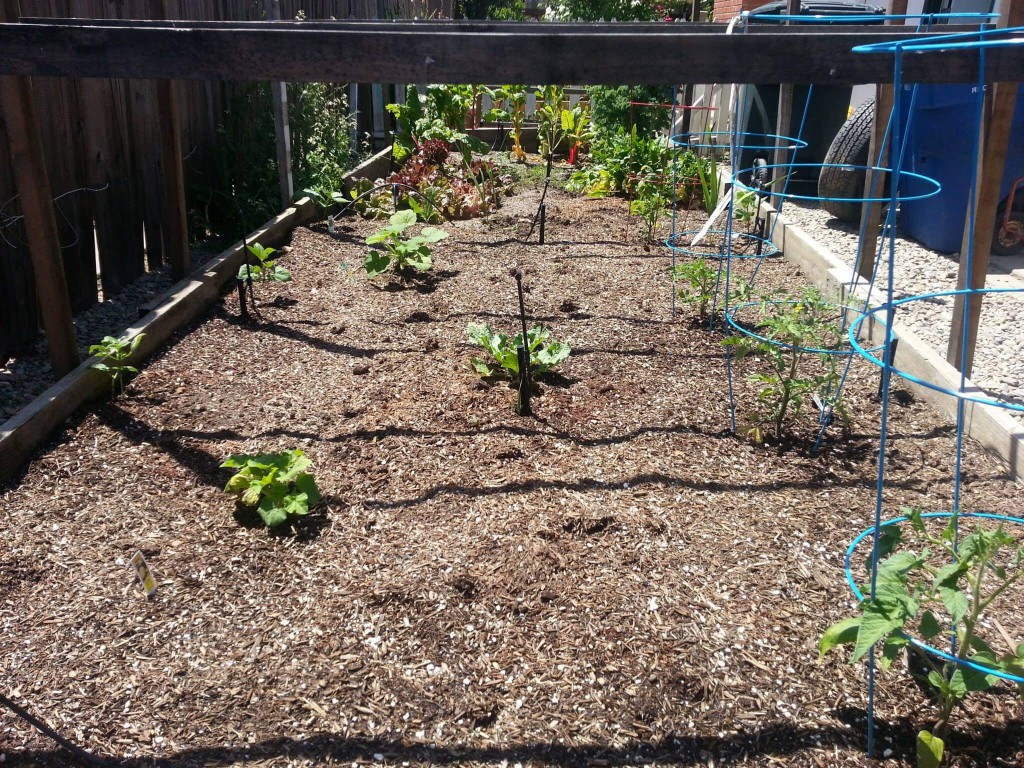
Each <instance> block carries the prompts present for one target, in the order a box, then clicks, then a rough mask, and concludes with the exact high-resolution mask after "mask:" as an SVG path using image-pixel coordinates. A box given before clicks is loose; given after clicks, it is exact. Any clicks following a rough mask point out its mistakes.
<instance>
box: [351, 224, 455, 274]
mask: <svg viewBox="0 0 1024 768" xmlns="http://www.w3.org/2000/svg"><path fill="white" fill-rule="evenodd" d="M415 223H416V213H415V212H414V211H408V210H406V211H399V212H398V213H395V214H393V215H392V216H391V218H390V219H389V220H388V225H387V226H386V227H384V228H383V229H379V230H377V231H376V232H374V233H373V234H372V235H370V236H369V237H368V238H366V244H367V245H377V244H380V245H381V246H382V250H379V251H378V250H371V251H370V252H369V253H367V254H366V259H364V261H363V266H364V267H365V268H366V274H367V275H369V276H370V277H376V276H377V275H380V274H382V273H383V272H384V271H385V270H387V268H388V267H389V266H391V264H392V263H394V269H395V271H396V272H398V273H403V272H407V271H408V270H409V269H410V268H412V269H416V270H419V271H420V272H425V271H426V270H428V269H430V267H431V266H432V265H433V261H432V259H431V257H430V244H431V243H436V242H439V241H440V240H444V239H445V238H446V237H448V233H447V232H445V231H444V230H443V229H438V228H436V227H424V228H423V229H422V230H420V233H419V234H418V235H414V236H412V237H406V236H405V234H404V232H405V230H407V229H408V228H409V227H411V226H413V225H414V224H415Z"/></svg>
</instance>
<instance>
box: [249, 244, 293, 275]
mask: <svg viewBox="0 0 1024 768" xmlns="http://www.w3.org/2000/svg"><path fill="white" fill-rule="evenodd" d="M247 249H248V251H249V253H251V254H252V255H253V257H254V258H255V259H256V263H255V264H243V265H242V266H240V267H239V268H238V279H239V280H250V279H251V280H253V281H254V282H273V283H287V282H290V281H291V279H292V273H291V272H289V271H288V270H287V269H285V268H284V267H282V266H280V265H279V264H277V263H276V262H275V261H273V260H272V259H271V258H270V257H271V255H273V254H275V253H277V249H276V248H264V247H263V246H262V245H260V244H259V243H252V244H250V245H248V246H247Z"/></svg>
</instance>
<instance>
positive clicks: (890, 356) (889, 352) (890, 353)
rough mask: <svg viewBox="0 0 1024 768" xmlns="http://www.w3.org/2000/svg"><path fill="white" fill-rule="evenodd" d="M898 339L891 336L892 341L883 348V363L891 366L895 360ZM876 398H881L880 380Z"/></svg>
mask: <svg viewBox="0 0 1024 768" xmlns="http://www.w3.org/2000/svg"><path fill="white" fill-rule="evenodd" d="M899 343H900V340H899V339H898V338H896V337H895V336H893V339H892V341H891V342H890V343H889V345H888V346H887V347H886V348H885V364H886V365H887V366H889V367H892V364H893V362H894V361H895V360H896V347H897V346H899ZM878 399H879V400H881V399H882V380H881V379H879V380H878Z"/></svg>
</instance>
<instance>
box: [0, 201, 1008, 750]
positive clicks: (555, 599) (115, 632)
mask: <svg viewBox="0 0 1024 768" xmlns="http://www.w3.org/2000/svg"><path fill="white" fill-rule="evenodd" d="M538 198H539V190H537V189H534V188H526V189H522V190H520V193H519V194H518V195H517V196H515V197H513V198H510V199H508V200H507V201H506V203H505V205H504V207H503V208H502V209H501V210H500V211H499V212H498V213H497V214H495V215H493V216H491V217H490V219H489V220H475V221H466V222H458V223H456V224H453V225H445V228H446V229H448V230H449V231H450V232H451V237H450V238H449V239H448V240H445V241H444V242H442V243H440V244H438V246H437V247H436V249H435V256H436V264H435V269H434V271H433V273H432V274H431V275H430V276H429V277H425V278H421V279H417V280H413V281H409V282H402V281H400V280H398V279H395V278H380V279H377V280H373V281H370V280H368V279H366V277H365V275H364V274H362V269H361V262H362V258H363V255H364V253H365V246H364V245H363V239H364V238H365V236H366V235H367V234H368V233H370V232H372V231H373V230H374V229H375V228H376V227H377V226H378V225H376V224H374V223H373V222H367V221H363V220H360V219H357V218H348V219H344V220H343V221H342V222H341V224H342V225H343V227H342V231H340V232H339V233H338V234H336V235H333V236H332V235H330V234H328V233H327V232H326V230H325V229H324V228H323V227H322V226H314V227H312V228H309V229H300V230H298V231H296V232H295V233H294V237H293V242H292V250H291V252H290V253H289V254H288V255H287V256H286V257H285V258H284V259H283V260H282V264H284V265H286V266H287V267H288V268H289V269H290V270H291V271H292V273H293V275H294V277H295V280H294V282H292V283H288V284H282V285H274V286H264V285H259V286H257V298H258V299H259V300H260V301H261V307H260V312H261V316H260V318H259V320H258V321H254V322H250V323H243V322H239V320H238V318H237V306H236V302H235V298H234V296H233V295H232V296H227V297H226V298H225V299H224V300H223V301H222V303H221V305H220V306H219V307H217V308H216V309H215V311H213V312H212V313H211V314H210V315H209V316H207V317H206V318H204V319H203V320H202V321H201V322H199V323H197V324H196V325H194V326H192V327H191V328H189V329H186V330H185V331H184V332H182V333H181V334H179V335H178V336H177V337H176V339H175V340H174V342H173V343H171V344H170V345H168V346H167V347H166V349H164V350H163V351H162V352H161V353H160V354H159V355H158V357H157V358H156V359H154V360H153V361H151V362H150V363H149V364H147V365H146V367H145V369H144V370H143V372H142V374H141V375H140V376H139V377H138V378H137V379H136V380H135V381H134V382H133V383H132V384H131V386H130V387H129V390H128V393H127V394H126V396H124V397H123V398H120V399H118V400H117V401H116V402H112V403H107V404H100V405H96V406H94V407H91V408H89V409H88V410H87V411H86V412H84V413H82V414H81V415H79V416H78V417H76V418H75V419H74V420H72V421H71V422H69V424H68V425H67V426H66V429H65V430H64V432H63V433H62V434H61V435H60V436H59V438H58V439H57V440H56V441H55V442H54V443H53V444H51V446H50V447H49V448H48V449H46V450H45V451H44V452H42V453H41V454H40V455H39V456H38V457H37V458H36V459H35V460H34V461H33V462H32V463H31V465H30V466H29V467H28V468H27V470H26V472H25V474H24V476H23V477H21V478H20V479H19V481H18V482H16V483H14V484H11V485H9V486H8V487H7V488H5V489H3V490H2V491H0V537H2V541H3V542H4V544H3V547H2V548H0V628H2V631H0V689H2V690H3V691H4V692H5V693H7V694H8V695H10V696H11V697H12V698H13V699H15V700H16V701H18V702H20V703H22V704H25V705H27V706H29V707H30V708H31V709H32V710H33V711H34V712H36V713H37V714H39V715H40V716H42V717H43V718H44V719H46V720H48V721H49V722H50V723H51V725H53V726H54V727H56V728H57V729H58V730H59V731H61V732H62V733H64V734H66V735H67V736H68V737H69V738H72V739H74V740H76V741H78V742H80V743H82V744H86V745H88V746H89V747H90V748H91V749H93V750H94V751H95V752H96V753H97V754H100V755H103V756H107V757H110V758H116V759H117V760H119V761H121V764H124V765H131V766H160V767H161V768H171V767H172V766H174V767H177V766H244V767H250V766H253V767H254V766H261V767H263V766H306V765H317V766H319V765H341V764H344V765H370V764H373V765H389V766H390V765H394V766H398V765H401V766H409V765H414V766H420V765H428V764H437V763H443V764H458V765H464V766H492V767H493V768H510V767H514V768H526V767H528V766H550V765H556V766H613V765H687V766H689V765H694V766H698V765H699V766H708V767H709V768H710V767H711V766H722V765H749V766H830V767H831V766H868V765H876V764H882V765H908V764H910V763H911V762H912V759H913V742H914V734H915V733H916V731H917V730H918V729H920V728H922V727H928V726H930V724H931V718H932V717H933V715H934V707H933V705H932V704H931V702H930V701H929V700H928V699H927V697H926V696H925V694H923V693H922V692H921V691H920V690H919V689H918V688H917V687H916V686H915V685H914V683H913V681H912V679H911V678H910V677H909V676H908V675H907V674H905V673H904V672H903V671H901V670H893V671H891V672H889V673H887V674H882V675H880V676H879V690H878V702H877V712H878V717H879V728H880V732H879V745H880V749H879V753H880V754H879V757H880V758H882V753H884V758H882V759H881V761H880V763H878V762H874V761H871V760H869V759H868V758H867V757H866V756H865V754H864V746H865V725H864V723H865V706H866V693H865V688H866V684H865V678H866V671H865V668H864V666H863V665H855V666H851V665H849V664H847V663H846V662H845V659H844V657H843V656H842V655H841V654H840V653H835V654H832V655H831V656H830V657H829V658H827V659H826V660H825V661H824V662H823V663H819V661H818V658H817V642H818V639H819V637H820V635H821V633H822V631H823V630H824V629H825V628H826V627H827V626H828V625H829V624H830V623H832V622H833V621H835V620H837V619H839V618H841V617H843V616H845V615H849V613H850V611H851V610H852V606H853V601H852V598H851V595H850V594H849V591H848V588H847V587H846V585H845V583H844V577H843V556H844V553H845V549H846V546H847V544H848V543H849V541H850V540H852V538H853V537H854V536H855V535H856V534H857V533H858V532H859V531H861V530H863V529H864V528H866V527H867V526H868V525H870V523H871V520H872V515H873V508H874V487H875V477H876V474H877V432H878V414H879V408H878V404H877V402H875V401H874V400H873V397H872V396H873V393H874V391H875V388H876V387H877V372H876V370H874V369H871V368H870V367H869V366H867V365H864V364H861V365H856V366H855V367H854V374H853V377H852V381H851V382H850V385H849V394H848V403H849V405H850V408H851V411H852V413H853V415H854V420H853V424H852V426H851V429H850V431H849V433H848V434H844V433H843V430H842V429H841V428H838V427H836V428H834V429H833V430H831V431H830V433H829V438H828V440H827V442H826V444H825V446H824V448H823V449H822V450H821V451H820V452H819V453H818V454H816V455H811V454H809V453H808V451H807V450H806V448H807V446H808V445H809V438H810V436H811V435H812V434H813V432H814V420H813V418H812V417H811V416H809V415H804V416H803V417H802V418H801V419H800V421H799V424H798V427H797V429H796V435H795V437H794V439H793V440H791V441H789V442H787V443H785V444H781V445H767V446H755V445H753V444H751V443H750V442H749V441H746V440H744V439H741V438H738V437H734V436H733V435H732V434H731V433H730V431H729V412H728V400H727V396H726V389H725V381H726V379H725V360H724V357H723V353H722V347H721V346H720V344H719V343H718V340H719V336H718V334H717V333H714V332H709V331H707V330H706V329H704V328H701V327H698V326H697V325H695V324H694V323H693V322H692V321H691V320H690V319H689V315H690V314H691V311H690V309H689V308H682V309H681V310H680V313H679V314H678V315H677V317H676V318H674V319H673V317H672V315H671V310H670V297H671V285H670V283H669V282H668V279H667V271H666V267H667V264H668V257H667V255H666V251H665V249H664V248H663V247H660V246H644V245H643V244H640V243H637V242H635V237H636V232H637V229H638V227H637V226H636V224H635V222H634V223H633V224H632V226H631V239H632V241H631V242H628V243H624V242H623V236H624V232H625V229H626V209H625V207H624V206H625V203H624V201H622V200H590V199H585V198H579V197H574V196H570V195H568V194H566V193H564V192H562V191H561V190H559V189H554V188H553V189H552V190H550V191H549V193H548V219H547V238H548V240H547V245H545V246H544V247H539V246H537V245H526V244H523V243H522V242H520V241H519V239H518V238H520V237H521V236H522V235H524V234H525V232H526V231H527V230H528V229H529V224H530V220H531V218H532V216H533V214H534V211H535V208H536V205H537V200H538ZM517 265H521V266H522V267H523V269H524V271H525V274H526V280H527V287H528V293H527V297H526V299H527V307H528V311H529V313H530V314H531V316H532V317H533V318H534V319H535V320H536V321H539V322H542V323H544V324H545V325H547V326H548V327H550V328H551V330H552V332H553V335H554V337H555V338H557V339H561V340H567V341H569V342H570V343H571V344H572V347H573V351H572V355H571V356H570V358H569V360H568V361H567V362H566V363H565V364H564V365H563V366H562V367H561V372H560V375H558V376H555V377H552V378H551V379H550V380H549V381H547V382H545V383H544V384H543V385H542V391H541V395H540V396H539V397H538V398H536V399H535V400H534V407H535V409H536V418H520V417H517V416H516V415H515V414H514V411H513V405H514V400H515V393H514V392H513V391H512V390H511V389H510V388H508V386H507V385H504V384H489V383H486V382H481V381H480V379H479V378H478V377H477V376H476V375H475V374H474V373H473V372H472V370H471V368H470V366H469V357H470V356H471V355H472V354H475V353H474V351H473V350H472V348H471V347H470V345H469V342H468V339H467V337H466V324H467V323H469V322H480V321H486V322H489V323H491V324H492V325H498V326H501V327H502V328H504V329H505V330H507V331H513V330H514V329H515V328H516V322H517V318H516V312H517V303H516V297H515V283H514V281H513V280H512V278H511V277H510V276H509V273H510V270H511V269H512V268H513V267H515V266H517ZM762 270H763V275H762V276H763V279H764V280H765V281H767V283H768V284H774V285H791V286H794V285H798V284H799V283H800V278H799V275H798V274H797V273H796V271H795V269H794V267H792V266H791V265H789V264H787V263H786V262H784V261H783V260H781V259H780V260H772V261H769V262H766V264H765V265H764V267H762ZM759 279H760V278H759ZM741 374H742V372H741ZM897 389H898V390H899V392H900V394H899V397H898V398H897V399H896V400H895V404H894V406H893V413H892V425H893V426H892V433H893V435H894V439H893V441H892V451H891V456H890V461H889V468H888V473H887V481H888V482H887V492H886V494H887V503H888V504H889V510H888V514H894V513H895V512H896V511H897V510H898V508H899V507H900V506H901V505H904V504H916V505H921V506H925V507H928V508H930V509H940V510H941V509H948V507H949V505H950V500H951V495H952V482H951V477H952V472H953V466H952V456H953V439H954V434H953V430H952V428H951V427H950V426H948V425H947V424H945V423H944V422H943V421H942V420H941V419H940V418H939V417H938V416H936V415H935V414H934V413H933V412H932V411H931V410H929V409H928V408H927V407H925V406H924V405H922V404H920V403H919V402H917V401H915V399H914V398H913V396H912V395H911V394H910V393H909V392H907V391H906V390H905V389H903V388H902V387H899V386H898V387H897ZM751 392H752V389H751V386H750V385H749V384H747V383H746V381H745V380H744V379H743V377H742V375H741V377H740V379H739V384H738V396H739V398H740V400H741V411H742V410H744V407H745V406H744V404H743V398H748V401H747V403H748V404H749V397H750V396H751ZM295 447H298V448H302V449H303V450H304V451H306V452H307V454H308V455H309V456H310V457H311V458H312V460H313V461H314V463H315V467H316V469H315V472H316V476H317V479H318V481H319V483H320V487H321V489H322V490H323V491H324V493H325V496H326V502H325V503H324V504H323V505H322V506H321V507H320V508H319V509H317V510H316V511H315V512H314V513H313V514H312V515H310V517H309V518H308V519H305V520H303V521H301V522H300V523H299V524H297V525H296V526H295V527H294V529H292V530H288V531H285V532H283V533H268V531H267V530H266V529H264V528H261V527H258V526H253V525H251V524H250V523H249V521H248V520H247V519H245V518H244V516H243V517H241V518H240V519H236V514H235V509H234V505H233V502H232V501H231V500H230V499H229V497H228V496H227V495H226V494H225V493H223V491H222V490H221V489H222V487H223V485H224V483H225V482H226V480H227V478H228V476H229V473H228V471H227V470H222V469H219V465H220V463H221V462H222V461H223V460H224V459H225V458H226V457H227V456H228V455H229V454H233V453H241V452H267V451H272V450H281V449H285V448H295ZM964 474H965V477H966V482H965V485H964V496H963V508H964V509H986V510H991V511H995V512H1002V513H1014V512H1019V511H1020V509H1021V489H1020V487H1019V486H1017V485H1015V484H1014V483H1012V482H1010V481H1008V480H1007V479H1006V478H1005V474H1004V471H1003V470H1002V469H1001V468H1000V466H999V465H998V464H997V463H996V462H994V461H993V460H992V459H990V458H989V457H988V456H987V455H985V454H984V453H983V451H982V450H981V449H980V448H979V447H977V446H976V445H974V444H970V445H968V447H967V450H966V462H965V469H964ZM136 550H141V551H142V552H143V553H144V554H145V556H146V557H147V559H148V561H149V564H150V566H151V567H152V569H153V571H154V573H155V575H156V578H157V581H158V587H157V592H156V595H155V596H154V597H153V598H152V599H150V600H147V599H146V598H145V597H144V596H143V595H142V593H141V591H140V588H139V585H138V583H137V582H136V580H135V575H134V573H133V571H131V570H130V569H129V568H128V567H127V566H128V560H129V558H130V557H131V556H132V554H133V553H134V552H135V551H136ZM1000 620H1001V621H1002V626H1003V627H1004V628H1005V629H1006V631H1008V632H1010V633H1011V634H1013V635H1014V637H1015V638H1016V639H1017V640H1018V641H1021V640H1024V625H1022V624H1021V622H1020V620H1019V618H1016V617H1014V616H1002V617H1000ZM954 731H955V733H954V735H953V736H952V738H951V740H950V741H951V743H950V745H949V748H948V749H949V752H950V753H951V754H952V755H953V759H952V760H951V762H950V765H953V766H1021V765H1024V707H1022V705H1021V702H1020V700H1019V699H1016V698H1014V697H1013V696H1011V695H1009V694H1008V693H1007V694H1003V693H999V694H991V695H984V696H979V697H976V698H975V699H973V700H972V701H970V702H969V703H968V704H967V705H966V706H965V707H964V708H963V710H962V711H961V712H959V713H958V714H957V716H956V717H955V721H954ZM0 754H3V755H4V756H5V765H4V768H6V766H8V765H18V766H21V765H26V766H31V765H41V766H58V765H68V764H70V758H69V757H68V755H67V754H66V753H64V752H61V751H59V750H57V749H56V748H55V747H54V746H53V745H52V744H51V743H50V742H48V741H47V740H45V739H44V738H43V737H41V736H39V735H38V734H36V733H35V732H33V731H32V730H31V729H30V728H29V727H28V726H27V725H25V724H24V723H22V722H21V721H19V720H17V719H15V718H14V717H13V716H11V715H10V714H9V713H7V712H6V711H3V712H0Z"/></svg>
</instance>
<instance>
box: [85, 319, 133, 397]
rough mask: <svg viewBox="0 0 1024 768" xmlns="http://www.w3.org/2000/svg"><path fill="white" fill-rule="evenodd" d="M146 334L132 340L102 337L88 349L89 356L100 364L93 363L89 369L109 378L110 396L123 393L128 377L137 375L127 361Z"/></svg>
mask: <svg viewBox="0 0 1024 768" xmlns="http://www.w3.org/2000/svg"><path fill="white" fill-rule="evenodd" d="M145 335H146V334H144V333H140V334H139V335H138V336H135V337H133V338H132V339H118V338H116V337H114V336H104V337H103V340H102V341H100V342H99V343H98V344H93V345H92V346H90V347H89V354H90V355H94V356H95V357H99V358H101V359H100V362H98V363H93V364H92V365H91V366H90V368H92V369H94V370H97V371H102V372H103V373H105V374H107V376H109V377H110V394H111V395H112V396H113V397H117V396H118V395H119V394H120V393H121V392H124V388H125V384H126V383H127V379H128V376H129V375H130V374H133V373H138V372H139V369H138V368H136V367H135V366H133V365H128V364H127V363H126V362H125V361H127V360H128V358H130V357H131V356H132V355H133V354H134V353H135V350H137V349H138V348H139V344H140V343H141V342H142V339H143V338H144V337H145Z"/></svg>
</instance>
